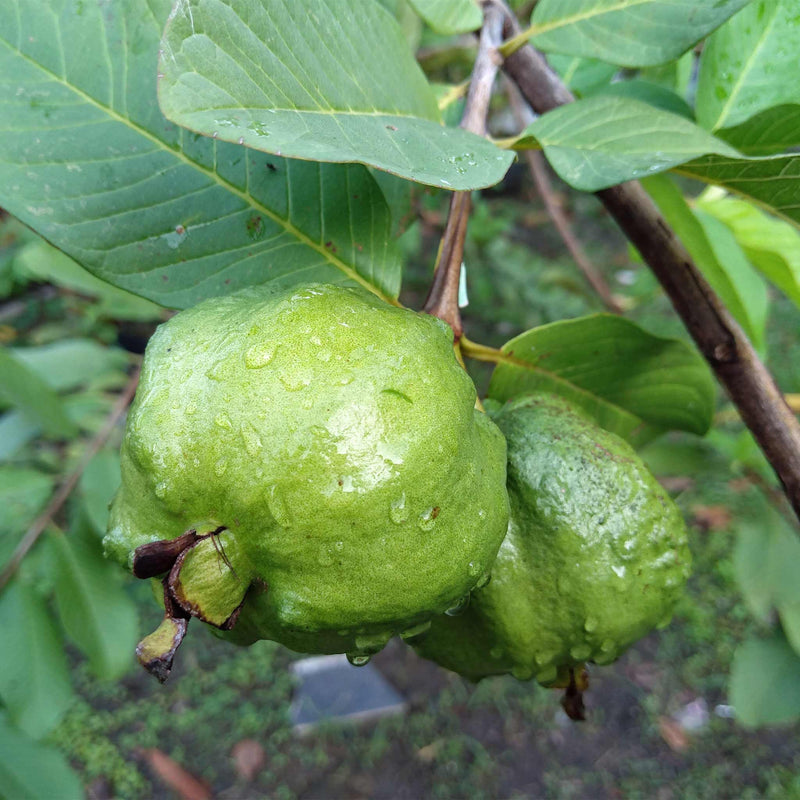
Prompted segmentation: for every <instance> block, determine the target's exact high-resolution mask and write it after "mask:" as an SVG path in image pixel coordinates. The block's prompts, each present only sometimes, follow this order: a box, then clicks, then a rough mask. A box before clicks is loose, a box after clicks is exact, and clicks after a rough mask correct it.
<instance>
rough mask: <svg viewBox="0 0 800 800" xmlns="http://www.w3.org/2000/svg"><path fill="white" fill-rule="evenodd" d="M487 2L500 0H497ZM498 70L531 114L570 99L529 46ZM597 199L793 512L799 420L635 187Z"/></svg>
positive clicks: (799, 508)
mask: <svg viewBox="0 0 800 800" xmlns="http://www.w3.org/2000/svg"><path fill="white" fill-rule="evenodd" d="M494 2H496V3H497V4H498V6H499V5H500V0H494ZM504 8H505V7H504ZM519 32H520V28H519V25H518V23H517V20H516V18H515V17H514V15H513V14H512V13H511V12H510V11H509V10H508V9H507V8H505V13H504V26H503V35H504V36H505V37H506V38H511V37H514V36H517V35H518V34H519ZM504 69H505V71H506V73H507V74H508V75H509V77H510V78H511V79H512V80H513V81H514V82H515V83H516V85H517V86H518V88H519V89H520V91H521V92H522V95H523V97H525V99H526V100H527V101H528V103H530V105H531V107H532V108H533V110H534V111H536V112H537V113H539V114H544V113H545V112H547V111H550V110H552V109H554V108H556V107H557V106H560V105H564V104H565V103H570V102H572V101H573V100H574V99H575V98H574V97H573V96H572V94H571V93H570V92H569V90H568V89H567V88H566V87H565V86H564V84H563V83H561V81H560V79H559V78H558V77H557V76H556V75H555V73H553V72H552V71H551V70H550V68H549V66H548V65H547V62H546V61H545V59H544V57H543V56H542V54H541V53H539V52H537V51H536V50H534V48H533V47H531V46H530V45H527V44H526V45H524V46H523V47H521V48H519V49H518V50H517V51H516V52H514V53H512V54H511V55H509V56H508V57H507V58H506V60H505V64H504ZM597 197H598V198H599V200H600V202H601V203H603V205H604V206H605V207H606V209H607V210H608V212H609V213H610V214H611V216H612V217H613V218H614V219H615V220H616V222H617V224H618V225H619V226H620V228H621V229H622V230H623V232H624V233H625V235H626V236H627V237H628V239H630V241H631V242H632V243H633V244H634V245H635V246H636V248H637V249H638V250H639V252H640V253H641V255H642V258H643V259H644V260H645V261H646V262H647V264H648V265H649V267H650V269H651V270H652V271H653V273H654V274H655V275H656V277H657V278H658V280H659V281H660V283H661V285H662V286H663V287H664V290H665V291H666V293H667V294H668V295H669V298H670V300H671V301H672V305H673V306H674V308H675V310H676V311H677V313H678V314H679V316H680V317H681V319H682V320H683V323H684V325H685V326H686V328H687V330H688V331H689V333H690V334H691V336H692V338H693V339H694V341H695V343H696V344H697V347H698V349H699V350H700V352H701V353H702V354H703V356H704V357H705V358H706V360H707V361H708V363H709V364H710V366H711V368H712V369H713V370H714V372H715V373H716V375H717V378H718V379H719V381H720V383H722V385H723V386H724V387H725V390H726V391H727V392H728V395H729V396H730V398H731V400H732V401H733V402H734V404H735V405H736V407H737V408H738V409H739V413H740V415H741V417H742V419H743V420H744V423H745V424H746V425H747V427H748V428H749V429H750V430H751V432H752V433H753V436H754V437H755V439H756V441H757V442H758V444H759V446H760V447H761V449H762V450H763V452H764V455H765V456H766V457H767V459H768V460H769V462H770V464H771V465H772V468H773V469H774V470H775V474H776V475H777V476H778V479H779V480H780V482H781V484H782V486H783V489H784V491H785V493H786V496H787V498H788V499H789V502H790V503H791V505H792V508H793V509H794V512H795V514H796V515H797V516H798V518H800V423H798V421H797V419H796V417H795V416H794V415H793V414H792V412H791V410H790V409H789V407H788V405H787V404H786V402H785V400H784V398H783V396H782V394H781V393H780V391H779V389H778V387H777V386H776V384H775V380H774V378H773V377H772V375H771V374H770V373H769V371H768V370H767V368H766V367H765V366H764V364H763V362H762V361H761V359H760V358H759V357H758V354H757V353H756V352H755V350H754V348H753V345H752V344H751V343H750V341H749V340H748V338H747V336H746V335H745V334H744V332H743V331H742V329H741V328H740V327H739V325H738V323H737V322H736V321H735V320H734V319H733V317H732V316H731V314H730V312H729V311H728V310H727V308H725V306H724V304H723V303H722V301H721V300H720V299H719V297H717V295H716V294H715V293H714V291H713V290H712V289H711V287H710V286H709V285H708V283H707V281H706V280H705V278H704V277H703V275H702V273H701V272H700V270H699V269H698V268H697V266H696V265H695V263H694V262H693V260H692V258H691V256H690V255H689V252H688V251H687V250H686V247H685V246H684V245H683V243H682V242H681V241H680V240H679V239H678V237H677V236H676V235H675V233H674V231H672V229H671V228H670V227H669V225H668V224H667V222H666V220H665V219H664V218H663V217H662V216H661V214H660V213H659V211H658V209H657V208H656V206H655V204H654V203H653V201H652V200H651V199H650V196H649V195H648V194H647V193H646V192H645V191H644V189H643V188H642V187H641V185H640V184H639V183H638V182H635V181H632V182H629V183H623V184H620V185H619V186H612V187H611V188H609V189H604V190H602V191H600V192H597Z"/></svg>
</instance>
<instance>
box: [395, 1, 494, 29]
mask: <svg viewBox="0 0 800 800" xmlns="http://www.w3.org/2000/svg"><path fill="white" fill-rule="evenodd" d="M409 2H410V3H411V5H412V7H413V8H414V10H415V11H416V12H417V13H418V14H419V15H420V16H421V17H422V18H423V19H424V20H425V22H427V23H428V25H430V26H431V28H433V29H434V30H435V31H437V32H438V33H443V34H445V35H449V34H453V33H467V32H469V31H474V30H476V29H477V28H480V27H481V23H482V22H483V14H482V13H481V10H480V8H479V7H478V4H477V3H476V2H475V0H409Z"/></svg>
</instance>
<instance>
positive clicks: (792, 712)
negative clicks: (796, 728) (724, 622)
mask: <svg viewBox="0 0 800 800" xmlns="http://www.w3.org/2000/svg"><path fill="white" fill-rule="evenodd" d="M730 700H731V702H732V703H733V705H734V707H735V708H736V717H737V719H738V720H739V721H740V722H741V723H742V725H745V726H746V727H757V726H759V725H776V724H779V723H785V722H790V721H792V720H794V719H795V718H796V717H797V716H798V715H800V656H798V654H797V653H795V652H794V650H792V648H791V647H790V646H789V643H788V642H787V641H786V639H784V638H783V636H780V635H779V634H775V635H774V636H773V637H771V638H770V639H748V640H747V641H746V642H744V643H743V644H741V645H739V647H738V648H737V649H736V652H735V653H734V657H733V666H732V668H731V680H730Z"/></svg>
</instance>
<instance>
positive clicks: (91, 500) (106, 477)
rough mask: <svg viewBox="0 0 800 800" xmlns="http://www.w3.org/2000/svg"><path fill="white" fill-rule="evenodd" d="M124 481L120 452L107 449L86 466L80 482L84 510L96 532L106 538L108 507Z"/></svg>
mask: <svg viewBox="0 0 800 800" xmlns="http://www.w3.org/2000/svg"><path fill="white" fill-rule="evenodd" d="M121 481H122V476H121V474H120V465H119V452H118V451H117V450H111V449H109V448H105V449H103V450H101V451H100V452H99V453H98V454H97V455H96V456H95V457H94V458H93V459H92V460H91V461H90V462H89V463H88V464H87V466H86V469H85V470H84V471H83V474H82V475H81V480H80V491H81V495H82V497H83V505H84V510H85V511H86V516H87V517H88V520H89V522H90V523H91V525H92V527H93V528H94V530H95V532H96V533H97V534H99V535H100V536H104V535H105V532H106V527H107V526H108V507H109V504H110V503H111V500H112V499H113V497H114V493H115V492H116V491H117V489H118V488H119V485H120V483H121Z"/></svg>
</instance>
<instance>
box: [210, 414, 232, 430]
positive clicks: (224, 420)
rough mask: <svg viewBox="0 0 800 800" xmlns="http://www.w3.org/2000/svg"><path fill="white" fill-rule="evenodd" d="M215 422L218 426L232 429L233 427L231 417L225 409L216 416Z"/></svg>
mask: <svg viewBox="0 0 800 800" xmlns="http://www.w3.org/2000/svg"><path fill="white" fill-rule="evenodd" d="M214 424H215V425H216V426H217V427H218V428H223V429H224V430H227V431H229V430H231V429H232V428H233V423H232V422H231V418H230V417H229V416H228V415H227V414H226V413H225V412H224V411H223V412H222V413H221V414H217V416H216V417H214Z"/></svg>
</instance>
